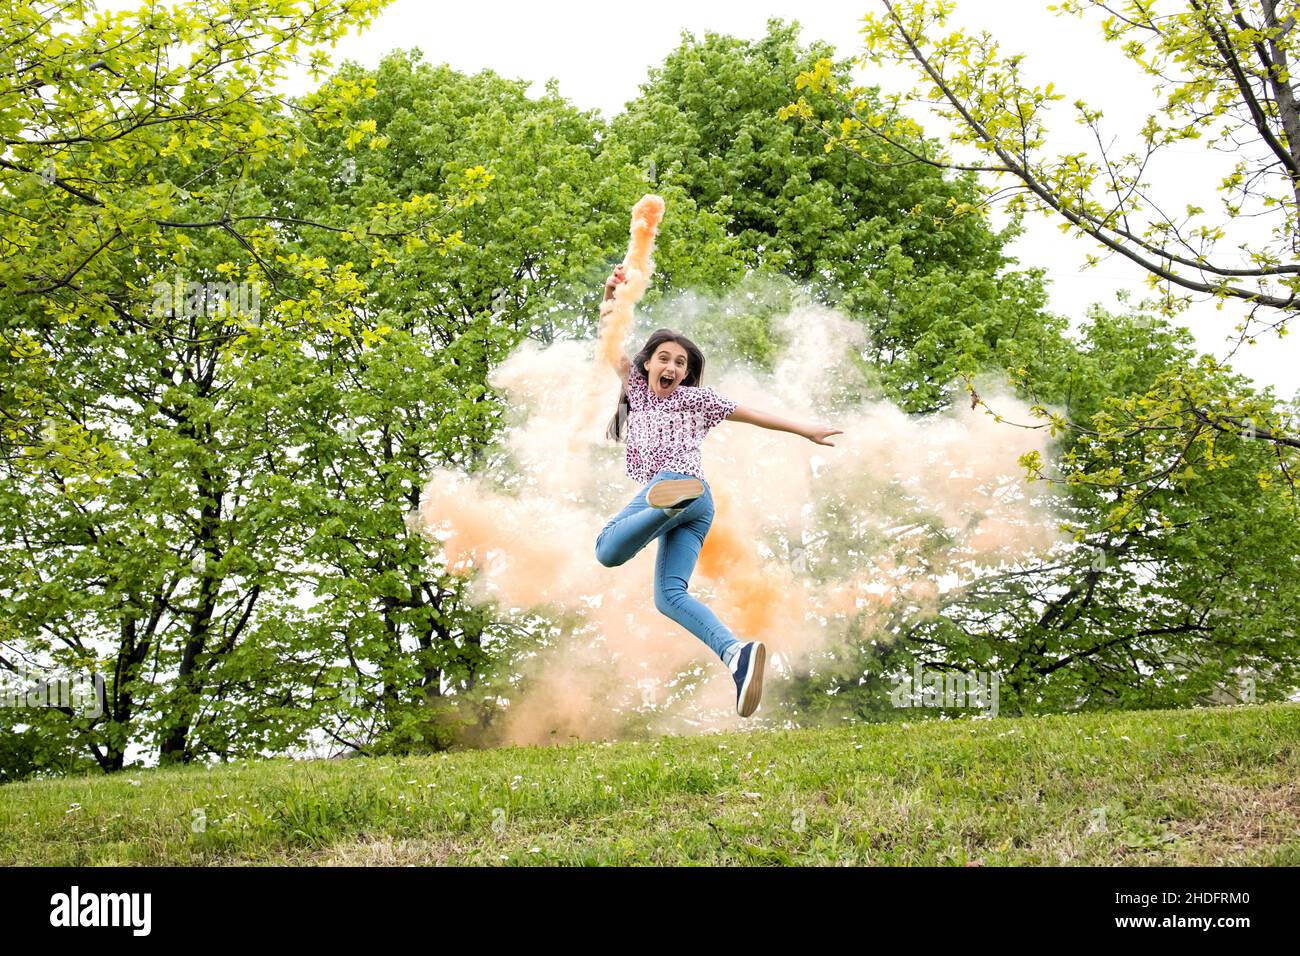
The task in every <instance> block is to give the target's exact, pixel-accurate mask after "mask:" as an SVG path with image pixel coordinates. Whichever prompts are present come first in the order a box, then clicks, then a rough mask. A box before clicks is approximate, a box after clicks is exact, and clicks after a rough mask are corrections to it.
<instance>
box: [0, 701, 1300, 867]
mask: <svg viewBox="0 0 1300 956" xmlns="http://www.w3.org/2000/svg"><path fill="white" fill-rule="evenodd" d="M212 863H220V864H230V863H241V864H280V863H288V864H344V865H355V864H386V865H393V864H487V865H493V864H495V865H515V864H526V865H527V864H547V865H554V864H645V865H653V864H691V863H702V864H814V865H835V864H841V863H847V864H888V865H900V864H901V865H912V864H922V865H936V864H938V865H945V864H951V865H964V864H980V865H984V866H1002V865H1035V864H1049V865H1062V864H1086V865H1109V864H1129V865H1131V864H1157V865H1170V864H1180V865H1181V864H1190V865H1201V864H1223V865H1253V864H1262V865H1291V866H1294V865H1300V704H1295V703H1286V704H1268V705H1259V706H1244V707H1216V708H1207V709H1200V710H1190V711H1141V712H1128V713H1112V714H1091V715H1083V716H1079V715H1071V716H1053V717H1041V718H1011V719H1006V718H998V719H994V720H974V721H971V720H955V721H913V722H910V723H905V724H861V725H857V726H850V727H843V728H835V729H830V730H791V731H776V732H773V731H762V732H757V731H756V732H736V733H729V734H721V735H709V736H703V737H693V738H676V737H674V738H670V737H663V738H659V739H656V740H649V741H637V742H631V741H628V742H619V743H613V742H606V743H588V744H579V745H572V746H563V747H507V748H502V749H498V750H491V751H465V752H457V753H448V754H439V755H436V756H428V757H409V758H373V759H367V758H358V759H353V760H316V761H292V760H287V759H278V760H266V761H257V762H251V761H250V762H239V763H232V764H225V765H220V766H217V767H213V768H207V767H185V768H180V769H167V770H139V771H134V772H132V771H128V772H126V773H122V774H119V775H117V776H114V777H82V778H73V779H64V780H42V781H31V782H24V783H16V784H10V785H7V786H3V787H0V864H4V865H15V864H17V865H91V864H112V865H122V864H145V865H156V864H181V865H185V864H212Z"/></svg>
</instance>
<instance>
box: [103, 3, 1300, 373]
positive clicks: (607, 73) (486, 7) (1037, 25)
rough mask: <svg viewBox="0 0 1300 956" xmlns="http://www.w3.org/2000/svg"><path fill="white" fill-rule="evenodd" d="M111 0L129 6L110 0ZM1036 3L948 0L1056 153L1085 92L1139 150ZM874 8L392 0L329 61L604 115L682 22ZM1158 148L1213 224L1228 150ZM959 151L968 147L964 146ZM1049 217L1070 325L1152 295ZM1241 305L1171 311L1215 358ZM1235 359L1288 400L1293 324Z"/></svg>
mask: <svg viewBox="0 0 1300 956" xmlns="http://www.w3.org/2000/svg"><path fill="white" fill-rule="evenodd" d="M111 6H113V7H115V8H117V7H123V6H135V4H134V3H130V2H121V0H118V2H114V3H112V4H111ZM1046 7H1047V0H996V2H995V0H958V11H957V14H956V15H955V20H954V24H957V25H962V26H967V27H971V28H975V29H983V30H987V31H989V32H990V33H991V34H993V36H994V37H995V38H996V39H997V40H998V42H999V44H1000V46H1001V48H1002V50H1003V51H1005V52H1007V53H1012V52H1018V53H1024V54H1026V58H1025V61H1024V62H1023V63H1022V74H1023V75H1024V76H1025V77H1026V78H1027V79H1028V80H1029V81H1031V82H1035V83H1039V84H1045V83H1046V82H1048V81H1051V82H1053V83H1055V87H1056V89H1057V91H1059V92H1062V93H1064V94H1065V99H1064V100H1062V101H1061V104H1065V105H1064V106H1061V105H1058V106H1057V107H1056V108H1057V109H1058V110H1062V112H1061V113H1060V115H1059V117H1058V118H1056V119H1055V120H1054V121H1053V124H1052V129H1053V130H1054V134H1053V135H1054V138H1053V139H1052V140H1051V141H1050V145H1052V146H1054V147H1056V148H1057V149H1058V150H1061V151H1066V150H1071V151H1078V150H1081V149H1084V148H1086V147H1087V146H1088V145H1089V144H1090V141H1089V139H1088V138H1087V131H1086V130H1084V129H1083V128H1082V127H1079V126H1077V125H1075V123H1074V120H1073V117H1072V116H1071V115H1068V114H1069V113H1070V107H1069V105H1068V104H1071V103H1072V102H1073V101H1074V100H1076V99H1078V98H1080V97H1083V98H1084V99H1086V100H1087V101H1088V103H1089V105H1090V106H1092V107H1094V108H1100V109H1102V110H1103V111H1104V114H1105V115H1104V119H1103V128H1104V131H1105V135H1106V138H1107V142H1108V146H1109V143H1110V141H1111V140H1112V139H1113V140H1114V143H1115V145H1114V147H1113V151H1114V153H1115V154H1116V155H1122V154H1123V153H1124V152H1127V151H1128V150H1129V149H1136V148H1137V143H1138V140H1137V137H1136V135H1135V131H1136V130H1138V129H1139V128H1140V126H1141V124H1142V121H1143V119H1144V117H1145V116H1146V114H1147V113H1148V112H1150V111H1151V110H1152V109H1153V107H1154V105H1155V103H1156V99H1155V96H1154V94H1153V93H1151V92H1150V91H1151V78H1149V77H1146V76H1144V75H1143V74H1142V73H1141V72H1140V71H1139V70H1138V68H1137V67H1136V66H1135V65H1133V64H1131V63H1130V62H1129V61H1128V60H1127V59H1126V58H1125V57H1124V56H1123V55H1122V54H1121V53H1120V52H1119V51H1118V49H1117V44H1113V43H1112V44H1107V43H1105V42H1104V41H1102V40H1101V38H1100V29H1099V26H1098V24H1099V22H1100V21H1099V19H1098V18H1097V17H1094V16H1088V17H1085V18H1082V19H1080V18H1077V17H1061V16H1057V15H1056V14H1053V13H1051V12H1049V11H1048V10H1047V9H1046ZM629 9H632V10H638V9H640V10H644V11H645V15H644V16H641V17H640V18H638V19H635V20H630V19H628V11H629ZM883 9H884V7H883V4H882V3H881V2H880V0H851V2H845V0H829V2H824V0H818V2H816V3H793V2H788V0H786V2H780V0H743V2H740V0H725V2H724V0H661V2H659V3H656V4H653V5H646V6H644V7H640V8H636V7H632V8H629V7H626V6H623V5H617V4H608V3H593V2H586V0H582V2H561V3H554V4H539V3H536V2H535V0H528V2H525V0H491V2H487V3H437V4H434V3H429V2H428V0H395V2H394V3H392V4H391V5H390V6H389V7H388V8H386V10H385V11H384V12H382V13H381V14H380V15H379V17H378V19H377V20H376V22H375V24H374V25H373V26H372V27H371V28H370V29H368V30H366V31H364V32H362V33H360V34H358V35H355V36H352V37H349V38H348V39H347V40H346V41H344V42H342V43H340V44H339V46H338V47H337V48H336V50H335V51H334V62H335V63H336V64H337V63H339V62H341V61H342V60H343V59H352V60H355V61H357V62H360V63H362V64H364V65H367V66H374V65H376V64H377V63H378V62H379V59H380V58H381V57H382V56H383V54H384V53H386V52H388V51H389V50H392V49H394V48H397V47H408V48H409V47H416V46H418V47H419V48H421V49H422V50H423V51H424V54H425V57H426V59H427V60H429V61H431V62H433V63H442V62H446V63H448V64H450V65H451V66H452V67H454V68H456V69H459V70H463V71H466V72H477V71H479V70H482V69H486V68H491V69H493V70H495V71H496V72H497V73H500V74H502V75H504V76H508V77H518V78H524V79H527V80H530V81H532V82H533V84H534V85H533V86H532V88H531V90H530V93H531V94H532V95H534V96H537V95H541V93H542V92H543V87H544V84H545V82H546V80H547V79H548V78H550V77H554V78H556V80H557V81H558V84H559V89H560V91H561V93H562V94H563V95H564V96H566V97H568V98H569V99H570V100H571V101H572V102H573V103H575V104H576V105H577V106H578V107H580V108H583V109H598V110H600V111H601V112H602V113H603V114H604V116H605V117H607V118H609V117H612V116H614V115H615V114H616V113H618V112H620V111H621V110H622V109H623V106H624V104H625V103H626V102H627V101H628V100H630V99H632V98H634V97H635V96H636V95H637V92H638V86H639V84H640V83H641V82H643V81H644V79H645V77H646V71H647V70H648V69H649V68H650V67H652V66H655V65H657V64H659V63H661V62H662V60H663V58H664V57H665V56H666V55H667V54H668V53H669V52H670V51H671V50H672V49H673V48H674V47H675V46H677V44H678V43H679V42H680V36H681V32H682V31H683V30H688V31H691V32H692V33H694V34H695V35H696V36H700V37H702V36H703V34H704V33H705V31H709V30H712V31H717V32H725V33H730V34H732V35H734V36H738V37H745V38H750V39H756V38H758V37H760V36H762V35H763V34H764V32H765V30H766V21H767V19H768V18H769V17H780V18H782V19H785V20H787V21H788V20H797V21H798V22H799V23H800V25H801V26H802V33H801V38H802V39H803V40H804V41H811V40H813V39H821V40H825V41H827V42H829V43H832V44H834V46H835V47H836V49H837V52H838V53H839V54H840V55H849V54H856V53H858V52H859V51H860V49H861V42H860V36H859V33H858V30H859V27H860V20H861V18H862V16H863V15H864V14H866V13H867V12H880V11H882V10H883ZM860 76H861V81H865V82H869V83H872V84H879V85H881V87H882V89H883V91H884V92H886V93H888V92H890V91H892V90H895V89H901V88H903V87H904V85H910V84H911V82H912V78H911V74H910V73H909V72H907V71H905V70H902V69H901V68H894V69H891V70H887V71H880V70H872V71H871V72H870V73H866V72H863V73H862V74H860ZM308 83H309V81H308V79H307V78H306V76H305V74H304V75H299V76H296V77H293V78H291V80H290V83H289V92H293V93H298V92H301V91H302V90H304V89H305V88H307V85H308ZM917 118H918V119H922V120H923V121H924V122H925V123H926V128H927V130H928V131H930V132H932V133H936V134H937V133H939V132H941V131H942V127H941V125H940V124H939V123H938V121H937V120H935V119H933V118H925V117H924V114H922V113H918V114H917ZM957 155H958V156H959V157H961V156H962V155H963V154H957ZM1161 155H1165V157H1166V158H1165V160H1164V161H1163V163H1158V164H1156V165H1154V166H1152V167H1148V170H1147V174H1146V176H1144V178H1145V179H1147V180H1148V181H1150V182H1151V183H1153V184H1155V186H1154V188H1153V190H1152V192H1153V198H1154V199H1155V200H1156V201H1157V202H1159V203H1160V204H1161V206H1162V208H1164V209H1166V211H1167V212H1169V213H1170V214H1171V215H1174V216H1175V217H1177V216H1178V215H1180V214H1181V211H1182V210H1184V208H1185V207H1186V205H1187V204H1188V203H1195V204H1197V205H1200V206H1203V207H1204V208H1205V209H1206V210H1207V212H1208V213H1209V214H1210V218H1209V219H1208V220H1206V221H1207V222H1208V223H1209V224H1211V225H1215V224H1220V219H1219V217H1218V216H1217V215H1215V213H1216V211H1217V210H1219V209H1220V208H1221V207H1220V206H1219V200H1218V194H1217V193H1216V190H1215V187H1216V185H1217V183H1218V182H1219V179H1220V178H1221V177H1222V176H1223V175H1225V173H1226V171H1227V170H1228V169H1229V167H1230V161H1231V158H1230V157H1226V156H1224V155H1222V154H1217V153H1214V152H1211V151H1209V150H1207V149H1205V148H1202V147H1200V146H1199V145H1198V144H1196V143H1191V142H1189V143H1186V144H1184V145H1181V146H1179V147H1178V148H1177V149H1170V150H1165V151H1163V152H1162V154H1161ZM964 157H965V158H967V159H969V158H972V154H970V153H966V154H964ZM1010 184H1011V181H1010V179H1009V178H1007V177H1003V182H1002V183H1001V185H1004V186H1006V185H1010ZM996 208H997V209H999V210H1000V208H1001V207H996ZM993 221H994V223H995V225H996V226H999V227H1000V226H1001V225H1002V224H1003V223H1004V222H1005V221H1006V217H1005V215H1003V214H1001V212H1000V211H998V212H995V213H994V215H993ZM1258 222H1259V221H1258V220H1255V221H1252V222H1251V223H1249V224H1246V223H1245V222H1244V221H1243V220H1238V223H1239V224H1241V225H1242V226H1246V227H1247V228H1253V229H1256V230H1259V229H1260V227H1259V225H1258ZM1058 223H1059V220H1056V219H1047V218H1046V217H1043V216H1039V215H1034V216H1032V217H1029V218H1027V220H1026V225H1027V227H1028V230H1027V232H1026V234H1025V235H1024V236H1022V237H1021V238H1020V239H1019V240H1017V241H1016V242H1015V243H1014V244H1013V245H1012V247H1011V253H1010V254H1011V255H1014V256H1016V257H1017V258H1018V259H1019V261H1020V265H1021V266H1022V267H1029V266H1043V267H1045V268H1046V269H1047V275H1048V278H1049V279H1050V280H1051V285H1050V290H1051V307H1052V309H1053V310H1054V311H1056V312H1058V313H1060V314H1063V315H1066V316H1069V317H1070V319H1071V323H1072V324H1073V325H1077V324H1078V322H1079V321H1080V320H1081V319H1082V318H1083V316H1084V312H1085V309H1086V308H1087V306H1088V305H1089V303H1092V302H1102V303H1104V304H1107V305H1115V304H1116V302H1115V292H1116V290H1118V289H1121V288H1127V289H1129V290H1131V292H1132V301H1134V302H1136V301H1138V300H1140V299H1141V298H1143V297H1144V296H1147V295H1149V294H1150V291H1149V290H1148V289H1147V288H1146V285H1145V282H1144V279H1145V276H1146V272H1145V271H1144V270H1142V269H1141V268H1140V267H1139V266H1137V265H1136V264H1134V263H1131V262H1129V261H1128V260H1126V259H1124V258H1122V257H1121V256H1118V255H1111V256H1110V257H1109V258H1108V259H1106V260H1105V261H1104V262H1103V263H1102V264H1101V265H1099V266H1097V267H1096V268H1094V269H1091V270H1088V271H1087V272H1081V271H1080V267H1081V265H1082V264H1083V262H1084V257H1085V255H1086V254H1087V253H1089V252H1093V253H1100V252H1102V251H1103V250H1101V248H1100V247H1099V246H1098V245H1097V244H1096V243H1094V242H1092V241H1091V240H1087V241H1084V240H1078V239H1072V238H1067V237H1065V236H1064V235H1063V234H1062V233H1061V232H1060V231H1059V228H1058ZM1256 234H1258V232H1257V233H1256ZM1247 238H1249V233H1247V232H1240V233H1233V232H1230V233H1229V239H1228V240H1224V241H1222V242H1221V243H1220V246H1219V249H1220V250H1222V251H1223V252H1224V253H1227V252H1229V251H1232V250H1234V249H1235V248H1236V245H1237V243H1239V242H1241V241H1244V240H1245V239H1247ZM1238 255H1239V253H1238ZM1261 314H1263V313H1262V312H1261ZM1242 315H1244V310H1243V309H1242V308H1241V307H1240V306H1239V305H1237V304H1235V303H1233V302H1229V304H1227V305H1225V306H1224V308H1223V311H1216V310H1215V309H1214V306H1213V305H1209V304H1206V305H1200V306H1198V307H1196V308H1195V309H1194V310H1193V311H1191V312H1188V313H1184V314H1183V315H1181V316H1180V318H1179V321H1180V322H1182V323H1184V324H1186V325H1187V326H1188V327H1189V328H1191V329H1192V331H1193V333H1194V334H1195V335H1196V339H1197V345H1198V347H1199V348H1200V349H1201V350H1203V351H1205V352H1209V353H1211V354H1214V355H1217V356H1221V357H1222V356H1224V355H1226V354H1227V352H1228V349H1229V347H1230V346H1229V341H1228V339H1227V338H1226V337H1228V336H1230V334H1231V333H1232V327H1233V326H1234V325H1235V324H1236V323H1237V321H1239V319H1240V317H1241V316H1242ZM1233 363H1234V366H1235V367H1236V368H1237V369H1238V370H1239V371H1241V372H1244V373H1245V374H1247V375H1250V376H1252V377H1253V378H1255V379H1256V381H1257V382H1259V383H1260V384H1261V385H1265V384H1271V385H1273V386H1274V387H1275V390H1276V391H1277V393H1278V395H1279V396H1280V397H1282V398H1284V399H1285V398H1290V397H1291V396H1292V395H1293V394H1294V393H1295V392H1296V391H1297V389H1298V388H1300V373H1298V372H1297V369H1298V368H1300V330H1297V332H1296V333H1295V334H1292V335H1289V336H1288V337H1287V338H1284V339H1281V340H1279V339H1278V338H1277V337H1276V336H1275V335H1272V334H1270V335H1269V337H1268V338H1267V339H1266V340H1265V339H1261V341H1260V342H1259V343H1258V344H1255V345H1253V346H1250V345H1244V346H1242V347H1241V348H1240V349H1238V350H1237V353H1236V356H1235V358H1234V359H1233Z"/></svg>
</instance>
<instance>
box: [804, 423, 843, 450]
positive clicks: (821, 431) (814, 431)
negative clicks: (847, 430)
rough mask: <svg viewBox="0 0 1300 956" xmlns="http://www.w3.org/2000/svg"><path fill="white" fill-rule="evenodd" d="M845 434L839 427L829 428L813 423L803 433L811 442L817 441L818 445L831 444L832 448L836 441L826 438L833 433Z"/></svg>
mask: <svg viewBox="0 0 1300 956" xmlns="http://www.w3.org/2000/svg"><path fill="white" fill-rule="evenodd" d="M843 434H844V432H842V431H840V430H839V429H838V428H827V427H826V426H825V425H813V426H811V427H809V428H808V430H807V431H805V432H804V433H803V437H804V438H806V439H808V440H809V441H811V442H816V443H817V444H818V445H830V446H831V447H832V448H834V447H835V443H834V442H831V441H826V438H828V437H829V436H831V435H843Z"/></svg>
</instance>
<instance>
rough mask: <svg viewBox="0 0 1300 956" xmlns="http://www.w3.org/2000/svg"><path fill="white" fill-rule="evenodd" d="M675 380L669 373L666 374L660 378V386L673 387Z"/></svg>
mask: <svg viewBox="0 0 1300 956" xmlns="http://www.w3.org/2000/svg"><path fill="white" fill-rule="evenodd" d="M673 381H674V379H672V378H670V377H669V376H667V375H664V376H662V377H661V378H660V379H659V387H660V388H672V387H673Z"/></svg>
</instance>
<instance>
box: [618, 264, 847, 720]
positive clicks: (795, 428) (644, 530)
mask: <svg viewBox="0 0 1300 956" xmlns="http://www.w3.org/2000/svg"><path fill="white" fill-rule="evenodd" d="M623 281H625V276H624V265H623V263H619V264H618V265H617V266H616V267H615V268H614V272H613V274H612V275H611V276H610V277H609V279H608V280H606V282H605V301H604V303H602V305H601V317H602V318H603V317H604V316H605V315H607V314H608V310H609V308H611V307H612V302H611V300H612V299H613V297H614V289H615V287H616V286H617V285H618V284H619V283H620V282H623ZM618 373H619V377H620V378H622V379H623V391H622V394H621V395H620V396H619V400H618V408H617V410H616V411H615V413H614V417H613V418H612V419H611V420H610V423H609V428H608V429H607V430H606V436H607V437H609V438H611V439H614V440H615V441H625V442H626V443H627V474H628V477H630V478H632V479H634V480H635V481H637V482H638V483H640V484H641V485H642V488H641V490H640V491H639V492H638V493H637V496H636V497H635V498H633V499H632V500H631V501H630V502H628V504H627V506H626V507H625V508H624V509H623V510H622V511H621V512H619V514H618V515H616V516H615V517H614V518H613V519H612V520H611V521H610V522H609V523H608V524H607V525H605V527H604V529H603V530H602V531H601V532H600V535H599V536H598V537H597V538H596V560H598V561H599V562H600V563H601V564H603V565H604V566H605V567H607V568H612V567H616V566H618V565H620V564H623V563H624V562H626V561H628V560H629V559H631V558H632V557H633V556H634V555H636V554H637V553H638V552H640V550H641V549H642V548H644V547H645V546H646V545H647V544H649V543H650V542H651V541H653V540H654V539H655V538H659V539H660V541H659V553H658V557H657V558H656V560H655V579H654V588H655V607H656V608H657V609H658V610H659V611H660V612H661V613H662V614H664V615H666V616H667V617H669V618H671V619H672V620H674V621H676V622H677V623H678V624H680V625H681V626H682V627H684V628H686V630H688V631H690V632H691V633H692V634H694V635H695V636H696V637H698V638H699V639H700V640H702V641H703V642H704V643H705V644H707V645H708V646H709V648H710V649H711V650H712V651H713V652H714V653H715V654H717V655H718V656H719V657H720V658H721V659H722V662H723V663H724V664H725V665H726V666H727V668H728V669H729V670H730V671H731V674H732V677H733V679H734V680H735V682H736V713H738V714H740V716H741V717H748V716H750V715H751V714H752V713H754V711H755V710H757V709H758V703H759V700H760V698H761V697H762V695H763V664H764V662H765V660H766V656H767V649H766V648H765V647H764V646H763V644H762V643H761V642H759V641H740V640H737V639H736V637H735V636H734V635H733V634H732V633H731V631H729V630H728V629H727V627H726V625H724V624H723V623H722V622H721V621H720V620H718V618H717V616H716V615H715V614H714V613H713V612H712V611H710V610H709V609H708V608H707V607H705V606H704V605H703V604H701V603H700V602H699V601H697V600H696V599H695V598H694V597H692V596H691V595H690V594H689V593H687V590H686V585H687V582H688V581H689V580H690V577H691V572H692V571H694V570H695V562H696V559H697V558H698V557H699V554H700V548H701V547H702V546H703V544H704V537H705V535H707V534H708V531H709V526H710V525H711V524H712V523H713V494H712V492H711V491H710V489H709V483H708V481H707V480H706V479H705V477H704V472H703V470H702V468H701V467H700V442H701V441H702V440H703V439H704V436H705V435H706V434H708V431H709V429H711V428H712V427H713V426H714V425H716V424H718V423H719V422H720V421H722V420H723V419H728V420H730V421H733V422H746V423H748V424H750V425H758V426H760V427H762V428H771V429H775V430H777V431H785V432H793V433H794V434H796V435H802V436H803V437H804V438H807V439H808V440H809V441H812V442H815V443H817V444H818V445H831V446H832V447H834V445H833V443H832V442H828V441H826V438H827V437H829V436H831V435H839V434H843V433H842V432H841V431H840V430H839V429H837V428H826V427H824V426H821V425H802V424H799V423H798V422H792V421H789V420H787V419H784V418H778V417H776V416H775V415H769V414H767V413H766V412H761V411H758V410H757V409H753V408H749V407H747V406H745V405H738V404H737V403H735V402H733V401H730V400H728V399H726V398H723V397H722V396H720V395H718V394H717V393H716V392H715V391H714V390H713V389H711V388H705V387H704V385H703V382H704V354H703V353H702V352H701V351H700V349H699V348H698V347H697V346H696V345H695V343H694V342H692V341H691V340H690V339H688V338H686V336H684V335H680V334H678V333H676V332H673V331H672V330H670V329H658V330H656V331H655V332H654V333H653V334H652V335H651V336H650V338H649V339H647V340H646V343H645V345H644V346H643V347H642V348H641V351H639V352H637V354H636V356H635V357H634V358H630V359H629V358H628V357H627V354H626V353H624V354H623V355H622V357H621V358H620V360H619V367H618ZM625 424H626V429H625V428H624V425H625Z"/></svg>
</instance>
